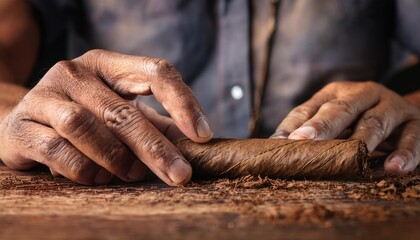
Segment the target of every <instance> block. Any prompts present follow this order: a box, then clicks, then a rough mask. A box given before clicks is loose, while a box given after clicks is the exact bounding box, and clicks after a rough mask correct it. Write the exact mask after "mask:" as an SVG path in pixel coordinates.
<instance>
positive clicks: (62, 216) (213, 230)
mask: <svg viewBox="0 0 420 240" xmlns="http://www.w3.org/2000/svg"><path fill="white" fill-rule="evenodd" d="M419 197H420V171H419V170H417V171H416V172H415V173H414V174H412V175H410V176H406V177H402V178H391V177H386V178H382V179H364V180H358V181H344V182H343V181H284V180H271V179H262V178H257V177H246V178H243V179H237V180H226V179H219V180H212V181H210V180H207V181H203V180H200V181H197V180H196V181H195V182H193V183H190V184H189V185H188V186H186V187H184V188H172V187H167V186H165V185H164V184H163V183H162V182H160V181H158V180H156V179H152V180H148V181H146V182H143V183H136V184H114V185H109V186H94V187H89V186H81V185H78V184H75V183H72V182H70V181H68V180H66V179H64V178H53V177H52V176H50V174H49V172H48V171H46V170H45V169H44V168H38V169H35V170H33V171H29V172H14V171H10V170H8V169H7V168H6V167H5V166H4V165H1V164H0V239H132V238H136V239H200V240H204V239H280V238H293V239H298V238H303V239H354V238H355V237H358V238H360V239H419V234H420V226H419V222H420V221H419V220H420V198H419Z"/></svg>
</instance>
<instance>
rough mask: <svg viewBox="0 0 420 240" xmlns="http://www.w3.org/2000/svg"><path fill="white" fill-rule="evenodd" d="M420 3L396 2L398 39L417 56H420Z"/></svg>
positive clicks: (406, 0) (410, 1)
mask: <svg viewBox="0 0 420 240" xmlns="http://www.w3.org/2000/svg"><path fill="white" fill-rule="evenodd" d="M419 24H420V1H418V0H396V2H395V27H396V38H397V40H398V41H399V42H401V44H402V45H403V46H405V47H407V48H408V50H410V51H411V52H413V53H414V54H416V55H420V30H419Z"/></svg>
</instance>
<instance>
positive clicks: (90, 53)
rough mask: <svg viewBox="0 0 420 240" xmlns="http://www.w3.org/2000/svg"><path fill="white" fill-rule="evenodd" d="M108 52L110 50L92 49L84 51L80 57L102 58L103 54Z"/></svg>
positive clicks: (85, 58) (88, 58)
mask: <svg viewBox="0 0 420 240" xmlns="http://www.w3.org/2000/svg"><path fill="white" fill-rule="evenodd" d="M107 53H108V51H106V50H103V49H92V50H89V51H87V52H86V53H84V54H83V55H82V56H80V58H79V59H82V60H90V59H95V58H100V57H102V56H103V55H106V54H107Z"/></svg>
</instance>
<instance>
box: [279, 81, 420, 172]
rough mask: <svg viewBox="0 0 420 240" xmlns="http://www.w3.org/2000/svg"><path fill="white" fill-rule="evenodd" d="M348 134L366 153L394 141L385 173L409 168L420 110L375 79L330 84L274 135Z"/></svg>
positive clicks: (419, 151) (414, 159) (416, 147)
mask: <svg viewBox="0 0 420 240" xmlns="http://www.w3.org/2000/svg"><path fill="white" fill-rule="evenodd" d="M343 135H347V136H349V138H354V139H361V140H363V141H365V142H366V144H367V146H368V149H369V151H370V152H372V151H373V150H375V149H376V148H377V147H378V145H380V144H381V143H383V142H384V141H385V140H386V141H387V142H392V143H393V149H392V151H391V152H390V154H389V156H388V158H387V159H386V161H385V165H384V168H385V171H387V172H389V173H392V174H401V173H407V172H409V171H412V170H414V169H415V168H416V166H417V165H418V163H419V160H420V111H419V109H418V108H416V107H415V106H413V105H411V104H410V103H408V102H407V101H405V100H404V98H403V97H401V96H399V95H397V94H396V93H394V92H392V91H390V90H388V89H387V88H385V87H384V86H382V85H380V84H377V83H374V82H365V83H353V82H335V83H331V84H329V85H327V86H326V87H325V88H323V89H322V90H321V91H319V92H318V93H316V94H315V95H314V96H313V97H312V98H311V99H310V100H308V101H307V102H305V103H303V104H302V105H300V106H298V107H296V108H295V109H293V110H292V111H291V112H290V113H289V114H288V115H287V117H286V118H285V119H284V120H283V121H282V122H281V124H280V125H279V127H278V128H277V130H276V133H274V134H273V136H272V137H274V138H276V137H277V138H289V139H316V140H321V139H332V138H337V137H339V136H343Z"/></svg>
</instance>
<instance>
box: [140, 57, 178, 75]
mask: <svg viewBox="0 0 420 240" xmlns="http://www.w3.org/2000/svg"><path fill="white" fill-rule="evenodd" d="M145 62H146V65H147V66H148V68H149V72H150V73H152V74H158V75H160V74H168V73H173V72H174V70H175V66H174V65H173V64H172V63H170V62H169V61H167V60H165V59H160V58H146V60H145Z"/></svg>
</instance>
